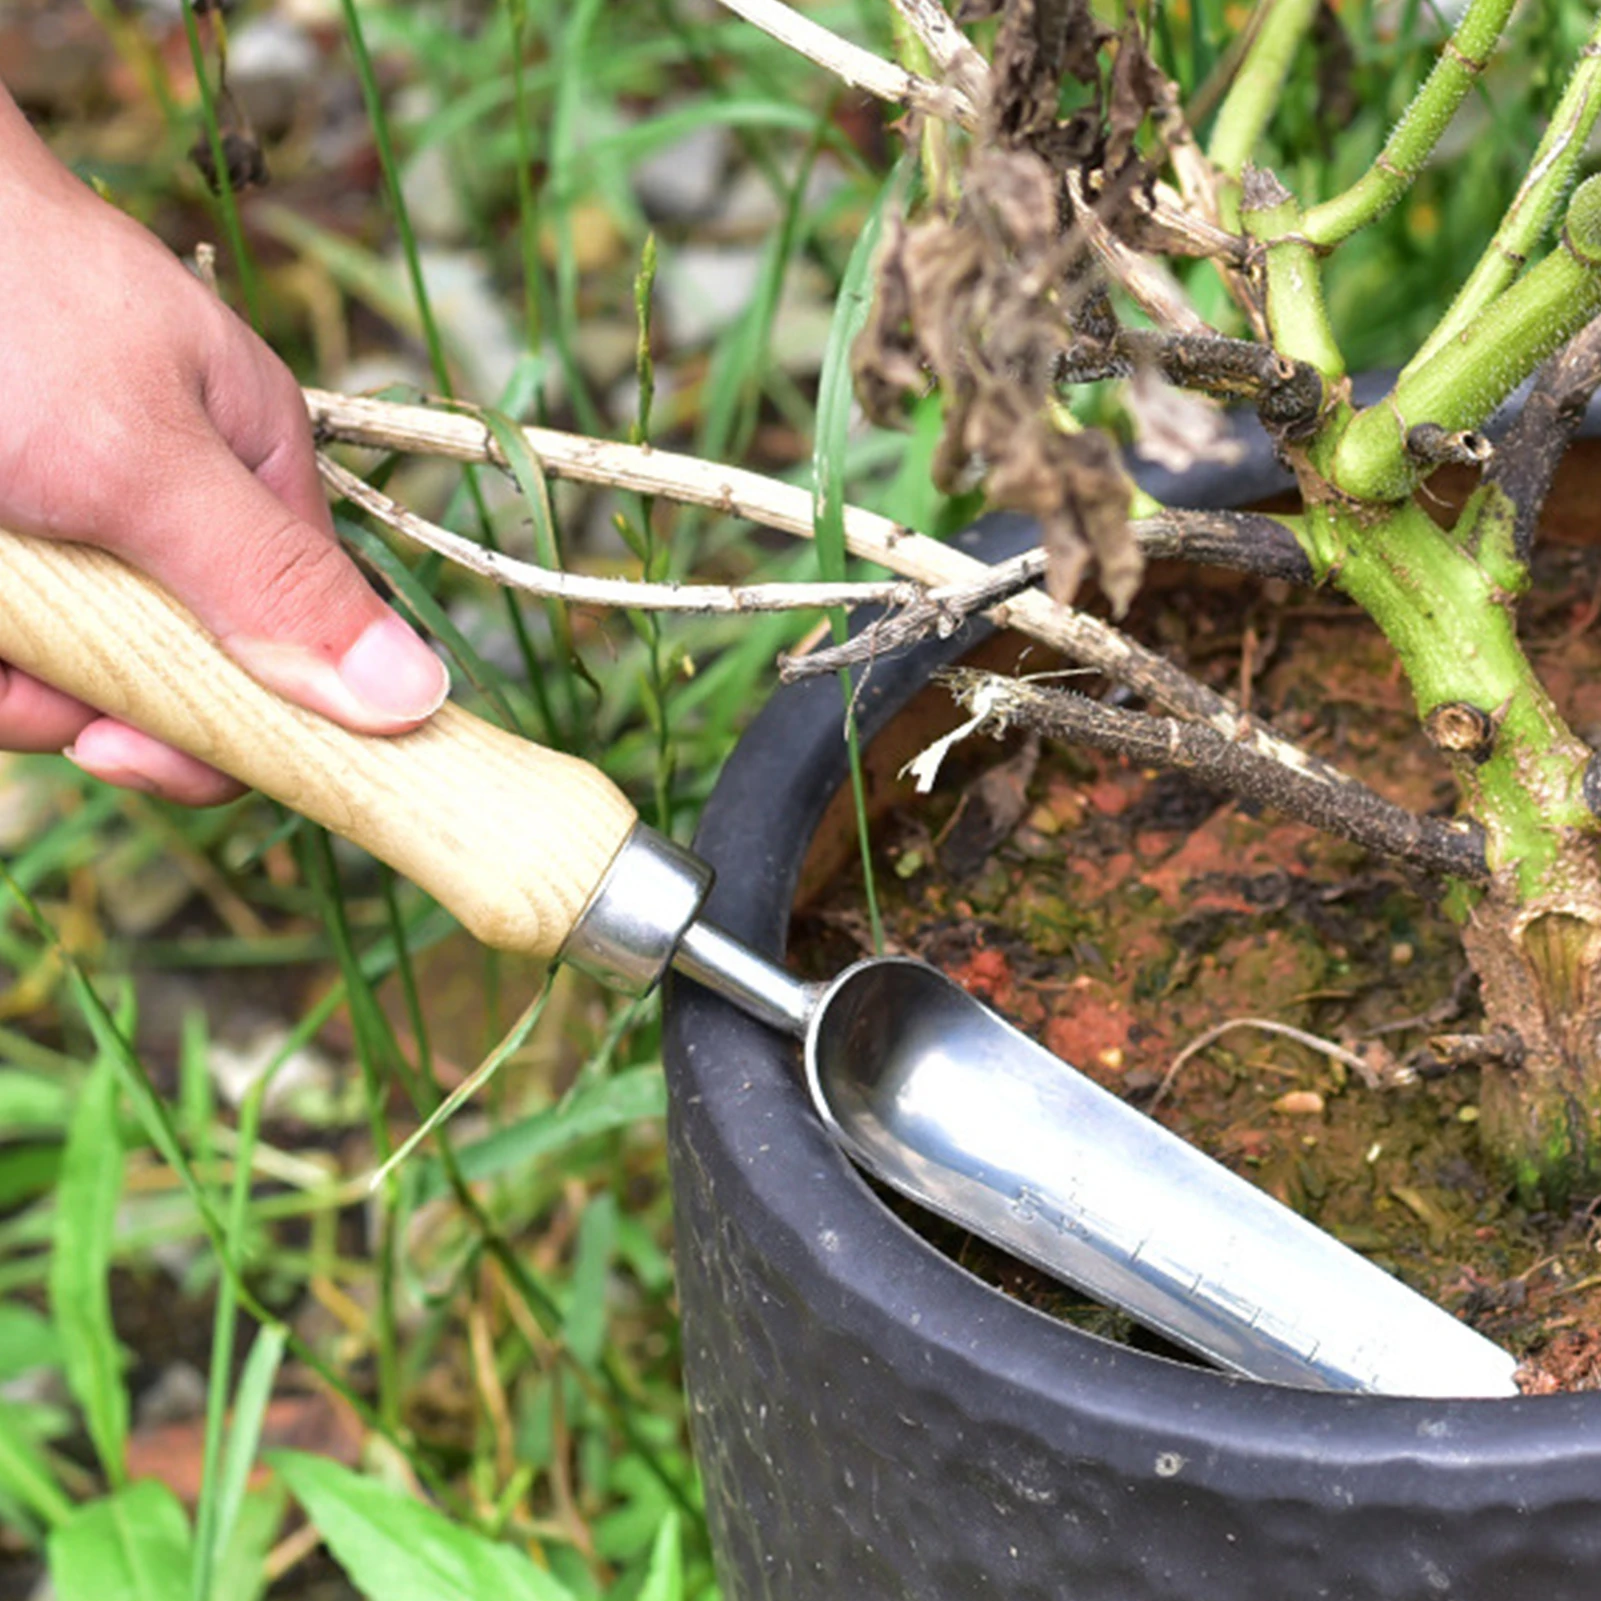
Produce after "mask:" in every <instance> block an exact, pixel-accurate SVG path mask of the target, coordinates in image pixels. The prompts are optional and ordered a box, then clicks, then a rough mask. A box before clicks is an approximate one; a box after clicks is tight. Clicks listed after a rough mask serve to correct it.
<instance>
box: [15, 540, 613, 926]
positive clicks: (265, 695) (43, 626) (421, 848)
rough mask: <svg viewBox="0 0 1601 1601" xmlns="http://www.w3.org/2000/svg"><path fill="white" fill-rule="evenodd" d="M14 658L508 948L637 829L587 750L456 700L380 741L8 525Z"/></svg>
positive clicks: (553, 918) (572, 907)
mask: <svg viewBox="0 0 1601 1601" xmlns="http://www.w3.org/2000/svg"><path fill="white" fill-rule="evenodd" d="M0 661H5V662H10V663H12V664H13V665H15V666H17V667H20V668H22V669H23V670H24V671H26V672H29V673H32V674H33V675H34V676H35V677H36V678H41V679H44V680H45V681H46V682H47V683H51V684H54V685H55V686H56V687H57V688H58V689H63V690H65V691H67V693H69V694H71V695H75V696H77V697H78V698H79V699H80V700H84V701H87V702H88V703H89V704H90V705H91V706H96V707H99V708H100V709H102V710H103V711H106V712H108V713H110V714H111V715H112V716H114V717H117V718H119V719H120V720H122V721H123V722H127V723H132V724H133V725H135V726H136V727H138V728H142V729H144V730H145V731H146V732H147V733H150V734H154V735H155V736H156V737H157V738H159V739H162V740H164V741H166V742H167V743H168V744H170V745H176V746H178V747H180V748H181V749H183V750H186V751H188V752H190V753H191V754H192V755H195V756H198V757H200V758H201V759H202V760H203V761H206V762H209V763H210V764H211V765H212V766H213V767H217V768H220V769H221V770H222V771H223V772H225V773H229V774H231V775H232V776H233V777H235V778H237V779H239V780H240V781H241V782H242V783H245V784H248V785H250V786H251V787H252V788H254V789H259V790H261V791H262V793H263V794H266V795H271V796H272V797H273V798H274V799H275V800H279V801H282V802H283V803H284V805H286V806H289V807H292V808H293V809H294V810H295V811H297V812H300V813H302V814H304V815H305V816H307V817H310V818H313V819H314V820H315V821H317V822H319V823H322V824H323V825H325V826H326V827H328V828H331V829H332V830H333V831H334V832H335V833H336V834H342V835H344V837H345V838H346V839H348V840H352V841H354V842H355V843H356V844H357V845H360V846H362V847H364V848H365V849H366V850H369V851H371V852H372V854H373V855H374V856H377V857H379V858H380V859H381V860H383V861H385V862H388V863H389V865H390V866H391V867H393V868H395V869H396V870H397V871H399V872H401V873H404V874H405V875H406V877H407V878H409V879H411V880H412V882H413V883H415V884H418V885H420V886H421V887H422V888H423V889H425V890H427V891H428V893H429V894H430V895H432V896H434V897H435V899H436V900H438V901H439V902H440V903H441V904H443V905H444V906H446V907H448V908H449V909H450V910H451V911H452V912H453V913H454V914H455V915H456V916H457V917H459V918H460V919H461V921H462V922H463V923H464V924H466V926H467V927H468V928H469V929H471V930H472V932H473V933H474V934H475V935H477V936H478V938H479V939H481V940H483V941H484V942H485V943H487V944H489V945H494V946H497V947H499V948H500V949H502V950H516V951H523V952H526V953H528V954H530V955H534V956H554V955H555V953H556V951H557V950H558V949H559V948H560V946H561V944H562V941H563V940H564V939H565V938H566V937H567V934H568V933H569V931H570V930H571V928H572V926H573V923H574V922H575V921H576V920H577V918H578V915H579V913H580V912H582V911H583V909H584V905H585V903H586V902H587V901H588V899H589V896H590V893H591V892H592V891H593V890H594V888H595V887H596V885H598V884H599V882H600V880H601V878H602V876H603V875H604V873H605V871H606V869H607V867H608V866H610V864H611V861H612V858H613V857H614V856H615V855H616V853H617V851H618V850H619V849H620V848H621V847H622V844H623V841H624V840H625V839H626V838H627V837H628V834H629V831H630V830H631V829H632V828H633V826H634V822H635V813H634V809H633V807H632V806H630V805H629V803H628V800H627V798H626V797H625V796H624V795H623V794H622V792H621V791H620V790H619V789H618V788H617V787H616V785H615V784H613V783H612V782H611V780H610V779H609V778H607V777H606V776H605V775H604V774H603V773H601V772H599V771H598V770H597V769H595V768H593V767H591V766H590V765H589V764H588V763H587V762H581V761H579V760H577V759H576V758H575V757H571V756H563V755H559V754H557V753H556V752H554V751H548V750H544V749H542V748H541V747H540V746H538V745H532V744H530V743H529V742H528V741H526V740H522V739H518V738H517V737H515V736H514V735H512V734H507V733H504V732H502V731H501V730H500V729H498V728H494V727H492V726H491V725H490V724H488V723H486V722H484V721H482V720H481V719H480V718H477V717H474V716H472V715H471V714H470V713H468V712H464V711H462V710H461V709H460V708H459V707H456V706H451V705H447V706H445V707H443V708H442V709H441V710H440V711H439V712H438V713H436V714H435V715H434V717H432V718H431V719H430V720H429V721H428V722H427V723H425V724H424V725H423V726H422V727H421V728H419V729H417V730H415V731H414V732H412V733H409V734H401V735H398V736H395V737H393V738H380V737H378V736H376V735H366V734H352V733H350V732H348V731H347V730H345V729H343V728H341V727H339V726H338V724H336V723H332V722H329V721H328V720H327V719H326V718H324V717H320V716H318V715H317V714H316V713H314V712H308V711H303V710H302V709H301V708H300V707H298V706H294V705H291V704H290V703H289V702H287V701H285V700H282V699H280V698H279V697H278V696H277V695H275V694H273V693H272V691H270V690H268V689H264V688H263V687H262V686H261V685H260V684H258V683H257V682H256V681H255V680H254V679H253V678H251V677H250V676H249V674H248V673H246V672H245V671H244V669H243V668H241V667H239V666H238V665H237V664H236V663H235V662H234V661H233V659H232V658H231V657H230V656H228V655H227V654H226V653H225V652H224V651H223V649H222V648H221V646H219V645H218V644H217V642H216V640H215V639H213V638H212V637H211V635H210V634H208V633H207V632H206V631H205V630H204V629H203V628H202V627H201V626H200V624H199V623H197V622H196V621H195V619H194V617H193V616H192V615H191V614H190V613H189V612H188V611H186V610H185V609H184V608H183V607H182V606H180V605H179V604H178V603H177V602H176V601H174V600H173V599H172V598H171V597H170V596H169V595H167V594H166V593H165V592H164V591H163V590H161V589H158V588H157V587H156V586H155V585H154V584H153V583H151V582H150V581H149V580H148V579H147V578H145V577H143V576H142V575H141V574H139V573H136V572H134V571H133V569H131V568H129V567H127V566H125V565H124V564H123V563H122V562H121V561H119V560H117V559H116V558H115V557H113V556H109V555H107V554H106V553H105V552H103V551H100V550H95V549H93V548H91V547H89V546H86V545H68V544H62V543H58V542H55V541H50V540H40V539H29V538H24V537H22V536H20V535H17V534H12V533H8V532H7V531H5V530H4V529H0Z"/></svg>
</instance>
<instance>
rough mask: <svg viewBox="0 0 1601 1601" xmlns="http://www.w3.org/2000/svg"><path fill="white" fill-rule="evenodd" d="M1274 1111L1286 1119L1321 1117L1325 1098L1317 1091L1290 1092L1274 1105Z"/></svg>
mask: <svg viewBox="0 0 1601 1601" xmlns="http://www.w3.org/2000/svg"><path fill="white" fill-rule="evenodd" d="M1273 1110H1274V1111H1275V1112H1279V1113H1282V1114H1283V1115H1284V1116H1285V1117H1321V1116H1322V1115H1323V1097H1322V1096H1321V1095H1319V1094H1318V1092H1317V1091H1316V1090H1290V1091H1289V1092H1288V1094H1285V1095H1281V1096H1280V1097H1279V1098H1278V1099H1277V1100H1276V1101H1275V1102H1274V1103H1273Z"/></svg>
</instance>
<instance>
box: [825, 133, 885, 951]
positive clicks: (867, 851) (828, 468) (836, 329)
mask: <svg viewBox="0 0 1601 1601" xmlns="http://www.w3.org/2000/svg"><path fill="white" fill-rule="evenodd" d="M907 161H908V158H907V157H904V156H903V157H902V158H901V162H900V163H899V164H898V165H897V166H896V168H895V170H894V171H893V172H892V173H891V174H890V175H889V177H888V178H887V179H886V180H885V181H884V185H883V187H882V188H881V189H880V190H879V193H878V198H877V200H876V201H875V202H874V204H873V209H872V211H871V212H870V213H869V214H868V218H867V221H866V222H865V224H864V225H863V227H862V231H861V233H860V234H859V235H858V236H857V240H856V245H855V247H854V248H853V249H852V251H851V255H850V260H849V262H848V263H847V264H846V267H845V279H844V282H843V283H842V284H841V285H840V293H839V300H838V303H837V304H836V306H835V309H834V320H833V322H832V324H831V325H830V327H829V330H828V344H827V347H826V348H825V349H824V351H823V371H822V376H821V377H820V378H819V380H818V386H817V431H816V439H815V444H814V448H813V453H812V473H813V484H814V487H813V492H812V494H813V498H812V527H813V534H814V543H815V544H816V547H817V568H818V572H819V573H820V574H821V576H822V577H823V578H824V579H833V580H843V579H844V577H845V560H846V558H845V455H846V443H847V438H848V435H849V433H850V419H851V403H852V390H851V369H850V353H851V346H852V345H853V344H854V343H855V342H856V337H857V335H858V334H859V333H860V332H861V331H862V328H863V327H864V326H865V325H866V322H867V313H868V309H869V307H870V304H871V299H872V271H873V260H874V256H875V254H876V253H877V250H878V240H879V235H880V233H881V232H882V230H883V223H884V212H885V208H886V207H887V206H888V205H889V204H890V201H891V197H892V196H895V195H898V194H899V192H900V189H901V185H902V183H903V181H904V176H905V174H906V172H907V171H908V167H907ZM830 625H831V627H832V629H833V633H834V639H835V642H836V643H838V642H840V641H842V640H843V639H844V638H845V637H846V633H847V627H846V621H845V614H844V613H843V612H842V611H836V612H835V613H834V614H833V615H832V617H831V618H830ZM840 689H841V692H842V693H843V695H844V698H845V718H846V738H847V740H848V742H849V746H850V767H851V792H852V795H853V796H854V799H855V806H856V831H857V838H858V840H859V842H860V846H861V855H862V870H863V874H864V884H865V888H866V893H867V919H868V925H869V928H870V929H871V932H872V939H873V949H874V950H882V949H883V947H884V927H883V923H882V920H881V919H880V916H879V910H878V892H877V888H876V885H875V881H874V877H873V862H872V846H871V841H870V840H869V838H868V820H867V791H866V786H865V784H864V781H863V778H862V764H861V748H860V745H859V743H858V740H857V734H856V717H855V710H854V708H855V695H856V692H855V686H854V685H853V683H852V680H851V675H850V673H849V672H848V671H841V673H840Z"/></svg>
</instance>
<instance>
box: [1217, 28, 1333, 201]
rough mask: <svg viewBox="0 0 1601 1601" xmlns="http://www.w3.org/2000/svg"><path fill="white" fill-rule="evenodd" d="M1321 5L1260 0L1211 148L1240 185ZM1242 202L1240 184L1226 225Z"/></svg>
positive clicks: (1220, 162)
mask: <svg viewBox="0 0 1601 1601" xmlns="http://www.w3.org/2000/svg"><path fill="white" fill-rule="evenodd" d="M1318 4H1319V0H1259V3H1258V5H1257V9H1256V13H1255V15H1254V16H1253V17H1252V18H1251V30H1252V33H1251V42H1250V44H1249V45H1248V46H1247V48H1246V50H1245V53H1244V55H1243V56H1242V57H1241V58H1240V62H1239V66H1238V67H1237V69H1236V70H1235V73H1234V81H1233V82H1232V83H1231V84H1230V85H1229V92H1228V94H1227V95H1226V96H1225V97H1224V100H1223V104H1222V105H1221V106H1220V107H1219V108H1218V113H1217V120H1216V121H1215V122H1214V123H1213V124H1212V139H1211V143H1210V145H1209V147H1208V150H1207V154H1208V155H1209V156H1210V157H1211V158H1212V161H1213V163H1214V164H1215V165H1216V166H1217V167H1219V168H1220V169H1221V170H1222V171H1223V172H1224V173H1225V174H1227V176H1228V177H1230V178H1232V179H1234V180H1235V182H1236V184H1237V183H1238V180H1239V178H1240V176H1241V174H1242V173H1243V172H1244V171H1245V164H1246V162H1247V161H1249V160H1250V159H1251V156H1252V154H1253V153H1254V152H1255V150H1256V147H1257V145H1258V144H1259V143H1260V141H1261V138H1262V135H1263V134H1264V133H1265V132H1266V131H1267V126H1268V122H1269V121H1270V120H1271V118H1272V116H1273V113H1274V111H1275V110H1276V109H1277V107H1278V103H1279V97H1280V95H1281V94H1282V93H1283V90H1284V80H1285V79H1286V78H1287V77H1288V76H1289V72H1290V66H1291V63H1292V62H1293V61H1294V60H1295V52H1296V51H1297V50H1298V49H1299V48H1300V45H1301V41H1302V40H1303V39H1304V38H1305V37H1306V35H1307V32H1308V30H1309V29H1310V28H1311V26H1312V21H1313V19H1314V18H1315V17H1316V16H1317V10H1318ZM1237 204H1238V190H1237V188H1236V189H1235V190H1234V191H1233V193H1232V194H1231V195H1230V196H1229V197H1227V199H1226V200H1225V202H1224V209H1225V216H1224V224H1225V226H1228V227H1232V226H1233V217H1232V216H1231V215H1228V213H1229V212H1230V211H1232V210H1233V209H1234V207H1235V206H1236V205H1237Z"/></svg>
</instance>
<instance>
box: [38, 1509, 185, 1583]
mask: <svg viewBox="0 0 1601 1601" xmlns="http://www.w3.org/2000/svg"><path fill="white" fill-rule="evenodd" d="M49 1549H50V1580H51V1583H52V1584H53V1585H54V1586H55V1591H56V1601H188V1592H189V1525H188V1522H187V1521H186V1520H185V1518H184V1515H183V1507H182V1506H181V1505H179V1502H178V1498H177V1496H175V1495H174V1494H173V1493H172V1491H171V1490H169V1489H168V1488H167V1487H166V1485H164V1484H161V1483H159V1482H157V1481H156V1480H155V1479H142V1480H140V1482H139V1483H138V1484H130V1485H129V1486H128V1487H127V1488H126V1489H125V1490H119V1491H117V1493H116V1494H115V1495H110V1496H107V1497H106V1498H105V1500H103V1501H95V1502H91V1503H90V1505H88V1506H86V1507H81V1508H79V1510H78V1511H76V1512H75V1513H73V1515H72V1516H71V1517H70V1518H69V1519H68V1520H67V1521H66V1522H65V1523H63V1524H62V1525H61V1526H60V1527H59V1528H58V1529H56V1530H54V1531H53V1532H52V1533H51V1536H50V1548H49Z"/></svg>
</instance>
